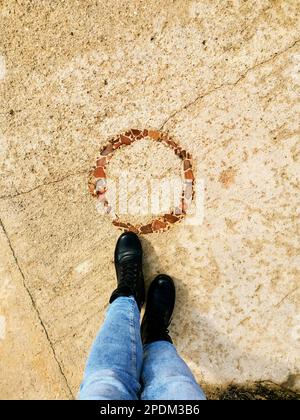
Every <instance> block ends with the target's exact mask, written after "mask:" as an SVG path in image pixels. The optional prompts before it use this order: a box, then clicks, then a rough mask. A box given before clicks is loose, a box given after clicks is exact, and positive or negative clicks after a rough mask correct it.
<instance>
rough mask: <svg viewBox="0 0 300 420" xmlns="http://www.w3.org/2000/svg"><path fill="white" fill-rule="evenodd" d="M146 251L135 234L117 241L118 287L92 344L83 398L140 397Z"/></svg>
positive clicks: (129, 234) (125, 398) (131, 398)
mask: <svg viewBox="0 0 300 420" xmlns="http://www.w3.org/2000/svg"><path fill="white" fill-rule="evenodd" d="M142 259H143V250H142V245H141V243H140V241H139V238H138V237H137V236H136V235H135V234H134V233H125V234H123V235H121V237H120V238H119V240H118V243H117V246H116V250H115V266H116V274H117V280H118V287H117V289H116V290H115V291H114V292H113V294H112V295H111V298H110V301H109V302H110V303H111V305H110V307H109V309H108V311H107V314H106V319H105V322H104V325H103V327H102V329H101V331H100V333H99V335H98V337H97V338H96V341H95V343H94V345H93V347H92V350H91V354H90V357H89V359H88V362H87V366H86V370H85V375H84V380H83V382H82V385H81V388H80V394H79V399H82V400H92V399H93V400H135V399H138V397H139V395H138V394H139V391H140V384H139V379H140V374H141V366H142V359H143V349H142V341H141V334H140V309H141V307H142V305H143V303H144V300H145V285H144V277H143V270H142Z"/></svg>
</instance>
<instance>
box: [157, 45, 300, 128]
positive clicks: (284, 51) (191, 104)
mask: <svg viewBox="0 0 300 420" xmlns="http://www.w3.org/2000/svg"><path fill="white" fill-rule="evenodd" d="M299 42H300V39H297V40H296V41H294V42H293V44H292V45H290V46H289V47H287V48H285V49H284V50H282V51H278V52H276V53H275V54H273V55H272V56H271V57H270V58H268V59H266V60H264V61H261V62H259V63H256V64H255V65H254V66H252V67H249V68H248V69H247V70H246V71H245V73H244V74H242V75H241V76H240V77H239V78H238V79H237V80H236V81H235V82H231V83H229V82H227V83H222V84H221V85H219V86H216V87H214V88H213V89H211V90H209V91H207V92H204V93H201V94H200V95H198V96H197V97H196V98H195V99H194V100H192V101H191V102H189V103H187V104H186V105H184V106H183V107H181V108H180V109H178V110H176V111H174V112H173V113H172V114H171V115H170V116H169V117H168V118H167V119H166V120H165V121H164V122H163V124H162V125H161V126H160V128H159V130H160V131H163V130H164V127H165V126H166V124H167V123H168V122H169V121H170V120H172V119H173V118H174V117H175V116H176V115H177V114H180V113H181V112H183V111H186V110H187V109H188V108H190V107H192V106H193V105H195V104H196V103H197V102H198V101H200V100H201V99H203V98H205V97H206V96H209V95H211V94H212V93H214V92H217V91H218V90H221V89H223V88H225V87H235V86H237V85H238V84H239V83H240V82H241V81H242V80H244V79H245V78H246V77H247V75H248V74H249V73H250V72H252V71H253V70H255V69H257V68H259V67H262V66H264V65H265V64H268V63H270V62H272V61H273V60H274V59H276V58H278V57H279V56H281V55H282V54H284V53H286V52H287V51H289V50H290V49H292V48H294V47H295V46H296V45H297V44H298V43H299Z"/></svg>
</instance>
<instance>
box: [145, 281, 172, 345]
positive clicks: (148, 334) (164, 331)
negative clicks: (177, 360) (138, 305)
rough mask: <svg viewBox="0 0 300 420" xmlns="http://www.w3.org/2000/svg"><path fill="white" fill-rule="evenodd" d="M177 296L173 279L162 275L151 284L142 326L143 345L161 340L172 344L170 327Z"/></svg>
mask: <svg viewBox="0 0 300 420" xmlns="http://www.w3.org/2000/svg"><path fill="white" fill-rule="evenodd" d="M175 295H176V294H175V285H174V282H173V280H172V279H171V277H169V276H166V275H164V274H160V275H159V276H157V277H156V278H155V279H154V280H153V282H152V283H151V285H150V288H149V291H148V297H147V305H146V311H145V315H144V317H143V321H142V326H141V335H142V341H143V344H149V343H153V342H154V341H160V340H163V341H169V342H170V343H172V339H171V337H170V336H169V331H168V327H169V325H170V323H171V318H172V314H173V310H174V306H175Z"/></svg>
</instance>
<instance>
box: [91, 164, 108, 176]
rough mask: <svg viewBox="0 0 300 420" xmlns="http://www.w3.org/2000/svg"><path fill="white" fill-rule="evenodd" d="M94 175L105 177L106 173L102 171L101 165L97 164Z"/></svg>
mask: <svg viewBox="0 0 300 420" xmlns="http://www.w3.org/2000/svg"><path fill="white" fill-rule="evenodd" d="M94 177H95V178H106V174H105V172H104V169H103V168H102V166H98V167H97V168H96V169H95V171H94Z"/></svg>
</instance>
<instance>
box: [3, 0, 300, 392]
mask: <svg viewBox="0 0 300 420" xmlns="http://www.w3.org/2000/svg"><path fill="white" fill-rule="evenodd" d="M0 22H1V36H0V155H1V173H0V219H1V227H0V242H1V244H0V250H1V251H0V297H1V299H0V372H1V373H0V398H1V399H5V398H8V399H12V398H30V399H31V398H32V399H39V398H43V399H56V398H63V399H67V398H74V397H75V396H76V393H77V390H78V386H79V383H80V380H81V376H82V371H83V366H84V363H85V359H86V355H87V352H88V349H89V346H90V344H91V342H92V340H93V337H94V335H95V333H96V331H97V329H98V328H99V326H100V325H101V322H102V321H103V316H104V311H105V309H106V308H107V302H108V298H109V296H110V293H111V290H112V288H113V287H114V284H115V279H114V265H113V250H114V246H115V242H116V239H117V237H118V235H119V233H120V232H119V231H118V230H117V229H116V227H115V226H113V225H112V223H111V220H110V219H109V218H108V217H106V216H104V215H101V214H99V212H98V211H97V210H96V207H95V198H94V197H92V195H91V194H90V193H89V191H88V177H89V172H90V168H91V166H92V165H93V164H94V163H95V159H96V157H97V155H98V153H99V149H100V148H101V147H103V146H104V145H105V144H106V143H107V140H108V139H109V138H110V137H111V136H114V135H116V134H118V133H121V132H123V131H124V130H127V129H130V128H138V129H144V128H148V129H152V130H162V131H164V132H169V133H170V135H171V136H172V137H174V138H175V139H176V141H177V142H178V144H180V146H181V147H183V148H184V149H186V150H188V151H189V152H190V153H191V154H192V156H193V158H194V164H195V168H196V172H195V174H196V178H197V179H203V181H204V185H205V203H204V210H205V213H204V221H203V224H202V225H200V226H191V225H187V224H186V223H179V224H175V225H174V226H173V227H172V228H171V229H170V230H168V231H167V232H163V233H154V234H149V235H143V236H142V237H141V238H142V241H143V245H144V249H145V254H146V261H145V275H146V281H147V285H148V284H149V282H150V281H151V279H152V278H153V276H154V275H155V274H156V273H158V272H167V273H168V274H170V275H172V276H173V277H174V279H175V281H176V286H177V291H178V300H177V306H176V311H175V315H174V321H173V324H172V328H171V333H172V336H173V337H174V341H175V343H176V345H177V348H178V350H179V351H180V353H181V354H182V356H183V357H184V358H185V360H186V361H187V363H188V364H189V366H190V367H191V368H192V370H193V372H194V373H195V375H196V377H197V379H198V381H199V382H200V383H201V384H202V385H203V387H204V388H205V390H207V391H209V390H210V389H213V388H214V387H226V386H227V385H229V384H232V383H234V384H241V385H247V384H251V383H254V382H260V381H268V382H273V383H276V384H280V385H283V386H285V387H287V388H289V389H291V390H299V389H300V288H299V277H300V276H299V274H300V269H299V265H300V264H299V263H300V261H299V245H300V244H299V159H300V146H299V144H300V143H299V138H300V125H299V121H300V100H299V95H300V3H299V2H298V1H295V0H246V1H243V0H231V1H230V0H224V1H217V0H197V1H190V0H167V1H157V0H148V1H145V0H131V1H128V0H114V1H107V0H106V1H104V0H84V1H83V0H69V1H63V0H52V1H51V2H48V1H40V0H31V1H29V0H20V1H18V2H12V1H11V0H1V1H0ZM130 147H131V146H130ZM159 153H160V152H159V150H158V151H157V159H156V161H157V165H158V166H159V164H160V162H161V161H162V159H161V158H160V154H159ZM140 160H141V175H142V176H143V165H144V164H146V161H147V154H143V153H141V157H140ZM124 165H125V166H126V162H125V163H124ZM128 169H129V170H130V166H129V167H128Z"/></svg>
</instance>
